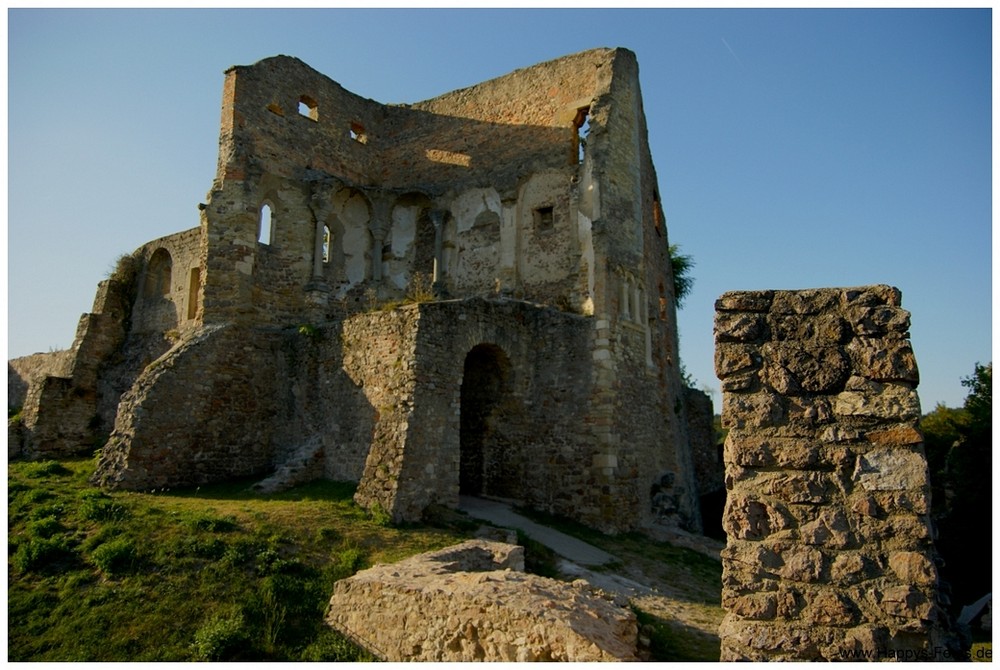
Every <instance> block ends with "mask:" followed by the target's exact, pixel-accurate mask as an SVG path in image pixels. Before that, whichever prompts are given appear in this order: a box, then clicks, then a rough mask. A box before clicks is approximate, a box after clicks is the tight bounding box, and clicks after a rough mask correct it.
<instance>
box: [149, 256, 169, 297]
mask: <svg viewBox="0 0 1000 670" xmlns="http://www.w3.org/2000/svg"><path fill="white" fill-rule="evenodd" d="M172 272H173V259H172V258H171V257H170V252H169V251H167V250H166V249H164V248H163V247H160V248H159V249H157V250H156V251H154V252H153V254H152V255H151V256H150V257H149V263H148V264H147V265H146V281H145V285H144V286H143V296H144V297H146V298H147V299H154V298H163V297H169V295H170V280H171V274H172Z"/></svg>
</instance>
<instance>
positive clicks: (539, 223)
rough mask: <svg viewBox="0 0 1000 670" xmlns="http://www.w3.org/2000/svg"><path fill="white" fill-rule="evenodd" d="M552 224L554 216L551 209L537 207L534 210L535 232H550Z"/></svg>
mask: <svg viewBox="0 0 1000 670" xmlns="http://www.w3.org/2000/svg"><path fill="white" fill-rule="evenodd" d="M554 224H555V214H554V208H553V207H551V206H549V207H539V208H538V209H536V210H535V230H537V231H546V230H552V228H553V226H554Z"/></svg>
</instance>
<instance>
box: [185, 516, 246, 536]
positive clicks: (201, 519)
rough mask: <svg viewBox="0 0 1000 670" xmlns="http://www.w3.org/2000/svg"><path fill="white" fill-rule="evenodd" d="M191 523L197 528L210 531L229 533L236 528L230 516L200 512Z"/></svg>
mask: <svg viewBox="0 0 1000 670" xmlns="http://www.w3.org/2000/svg"><path fill="white" fill-rule="evenodd" d="M191 525H192V526H193V527H194V528H195V529H197V530H207V531H209V532H211V533H229V532H231V531H234V530H236V529H237V528H238V526H237V525H236V521H235V519H233V518H232V517H218V516H212V515H210V514H201V515H198V516H196V517H195V518H194V519H192V520H191Z"/></svg>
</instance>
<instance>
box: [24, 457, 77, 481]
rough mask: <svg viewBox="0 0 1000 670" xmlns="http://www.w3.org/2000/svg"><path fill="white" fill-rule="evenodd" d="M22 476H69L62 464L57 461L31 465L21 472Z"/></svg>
mask: <svg viewBox="0 0 1000 670" xmlns="http://www.w3.org/2000/svg"><path fill="white" fill-rule="evenodd" d="M23 472H24V475H25V476H27V477H32V478H40V477H48V476H50V475H56V476H62V475H68V474H70V471H69V470H67V469H66V468H65V467H64V466H63V464H62V463H59V462H58V461H41V462H39V463H31V464H30V465H28V466H26V467H25V468H24V470H23Z"/></svg>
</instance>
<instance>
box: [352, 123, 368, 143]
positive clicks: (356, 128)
mask: <svg viewBox="0 0 1000 670" xmlns="http://www.w3.org/2000/svg"><path fill="white" fill-rule="evenodd" d="M351 139H352V140H354V141H355V142H357V143H358V144H368V135H367V134H366V133H365V127H364V126H363V125H361V124H360V123H357V122H354V123H351Z"/></svg>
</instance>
